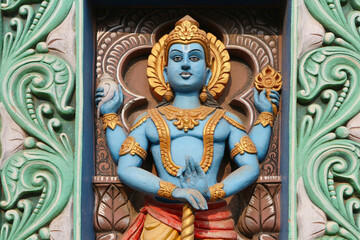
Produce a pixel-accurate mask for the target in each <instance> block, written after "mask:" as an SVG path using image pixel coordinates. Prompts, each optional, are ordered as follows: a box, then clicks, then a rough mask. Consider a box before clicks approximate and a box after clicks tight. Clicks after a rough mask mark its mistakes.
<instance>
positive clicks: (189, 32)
mask: <svg viewBox="0 0 360 240" xmlns="http://www.w3.org/2000/svg"><path fill="white" fill-rule="evenodd" d="M175 43H182V44H190V43H199V44H200V45H201V46H202V47H203V48H204V50H205V57H206V65H207V66H208V67H209V66H211V58H210V43H209V39H208V38H207V37H206V32H205V31H203V30H201V29H199V23H198V22H197V21H195V20H194V19H193V18H192V17H190V16H189V15H186V16H185V17H183V18H182V19H180V20H179V21H177V22H176V24H175V28H174V30H172V31H171V32H170V33H169V35H168V37H167V38H166V40H165V49H164V51H165V54H164V61H165V65H167V61H168V52H169V48H170V47H171V45H173V44H175Z"/></svg>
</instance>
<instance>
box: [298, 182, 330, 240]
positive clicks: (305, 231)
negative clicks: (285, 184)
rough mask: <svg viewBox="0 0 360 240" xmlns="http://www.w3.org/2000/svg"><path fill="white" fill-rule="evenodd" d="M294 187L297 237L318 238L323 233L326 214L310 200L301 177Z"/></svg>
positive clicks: (305, 239) (310, 239)
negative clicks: (296, 203) (295, 190)
mask: <svg viewBox="0 0 360 240" xmlns="http://www.w3.org/2000/svg"><path fill="white" fill-rule="evenodd" d="M296 189H297V201H298V207H297V223H298V229H299V231H298V239H299V240H312V239H317V238H320V237H321V236H323V235H324V233H325V225H326V215H325V213H324V212H323V211H321V209H320V208H318V207H316V206H315V205H314V204H313V203H312V202H311V201H310V199H309V197H308V195H307V193H306V190H305V187H304V182H303V179H302V178H299V180H298V183H297V186H296Z"/></svg>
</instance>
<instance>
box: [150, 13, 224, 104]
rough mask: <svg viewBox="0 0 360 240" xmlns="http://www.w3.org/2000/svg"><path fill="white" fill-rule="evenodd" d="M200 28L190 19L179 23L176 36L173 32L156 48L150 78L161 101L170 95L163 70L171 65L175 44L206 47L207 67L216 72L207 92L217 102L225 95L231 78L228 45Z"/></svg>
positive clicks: (152, 57) (151, 56) (151, 59)
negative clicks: (173, 45) (168, 62)
mask: <svg viewBox="0 0 360 240" xmlns="http://www.w3.org/2000/svg"><path fill="white" fill-rule="evenodd" d="M189 24H190V25H189ZM177 27H178V28H177ZM198 27H199V24H198V23H197V22H196V21H195V20H194V19H192V18H191V17H189V16H186V17H184V18H183V19H181V20H179V21H178V22H177V23H176V27H175V29H174V30H173V31H175V30H176V31H175V32H173V31H172V32H171V33H170V34H169V35H164V36H163V37H162V38H160V40H159V42H157V43H156V44H155V45H154V47H153V48H152V50H151V54H150V56H149V58H148V67H147V76H148V81H149V84H150V88H151V91H152V93H153V94H154V96H155V97H156V98H157V99H158V100H159V101H161V100H162V99H163V97H164V95H165V93H166V92H167V84H166V83H165V80H164V76H163V70H164V67H165V66H166V65H167V54H168V49H169V48H170V46H171V45H172V44H174V43H181V44H190V43H199V44H201V45H202V46H203V47H204V51H205V55H206V59H207V61H206V62H207V67H208V68H210V70H211V72H212V75H211V79H210V81H209V83H208V85H207V88H208V90H209V92H210V93H211V94H212V95H213V96H214V98H215V99H218V98H219V96H220V95H221V93H222V92H223V90H224V88H225V86H226V84H227V82H228V79H229V74H230V57H229V53H228V51H227V50H226V49H225V45H224V44H223V43H222V42H221V41H219V40H217V38H216V37H215V36H214V35H213V34H211V33H207V34H206V35H205V32H204V31H203V30H200V29H199V28H198ZM181 29H182V30H181ZM196 29H197V30H196ZM190 38H191V39H190ZM189 39H190V40H189Z"/></svg>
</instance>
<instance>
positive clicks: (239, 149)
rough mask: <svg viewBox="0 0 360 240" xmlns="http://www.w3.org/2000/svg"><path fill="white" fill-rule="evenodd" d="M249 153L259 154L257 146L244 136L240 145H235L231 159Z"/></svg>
mask: <svg viewBox="0 0 360 240" xmlns="http://www.w3.org/2000/svg"><path fill="white" fill-rule="evenodd" d="M245 152H247V153H257V150H256V147H255V144H254V143H253V142H252V141H251V138H249V137H248V136H243V137H242V138H241V139H240V143H235V147H234V148H233V149H232V150H231V152H230V157H231V158H234V157H235V156H236V155H238V154H239V153H240V154H244V153H245Z"/></svg>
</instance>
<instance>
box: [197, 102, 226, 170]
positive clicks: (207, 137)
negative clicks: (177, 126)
mask: <svg viewBox="0 0 360 240" xmlns="http://www.w3.org/2000/svg"><path fill="white" fill-rule="evenodd" d="M225 112H226V111H225V110H223V109H216V111H215V113H214V114H213V115H212V116H211V118H210V119H209V120H208V121H207V122H206V124H205V127H204V130H203V145H204V151H203V156H202V159H201V162H200V166H201V168H202V169H203V170H204V172H207V171H208V170H209V168H210V167H211V164H212V160H213V156H214V133H215V128H216V126H217V124H218V123H219V121H220V120H221V118H222V117H223V116H224V115H225Z"/></svg>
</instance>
